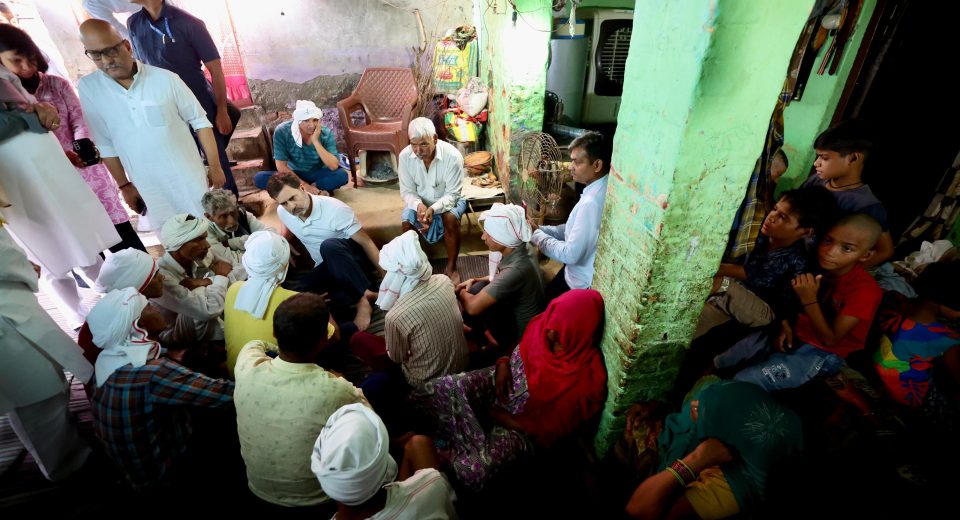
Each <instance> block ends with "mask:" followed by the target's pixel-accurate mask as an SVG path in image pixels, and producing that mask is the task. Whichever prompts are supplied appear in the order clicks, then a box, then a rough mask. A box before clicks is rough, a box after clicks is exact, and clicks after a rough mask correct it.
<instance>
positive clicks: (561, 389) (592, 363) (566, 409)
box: [515, 289, 607, 446]
mask: <svg viewBox="0 0 960 520" xmlns="http://www.w3.org/2000/svg"><path fill="white" fill-rule="evenodd" d="M603 317H604V314H603V297H602V296H600V293H598V292H597V291H594V290H592V289H573V290H571V291H567V292H566V293H564V294H563V295H561V296H560V297H558V298H557V299H555V300H553V301H552V302H550V305H548V306H547V310H546V311H544V312H543V313H541V314H539V315H538V316H536V317H534V318H533V319H532V320H530V323H529V324H528V325H527V329H526V330H525V331H524V333H523V338H522V339H521V340H520V345H519V347H518V348H519V349H520V355H521V357H522V358H523V368H524V371H525V373H526V377H527V390H528V392H529V397H528V399H527V402H526V404H525V405H524V407H523V411H522V412H520V413H519V414H517V416H516V417H515V419H517V421H518V422H519V423H520V424H521V425H522V426H523V427H524V431H526V432H527V433H529V434H530V435H531V436H533V438H534V439H536V440H537V442H539V443H540V444H542V445H545V446H549V445H551V444H553V443H555V442H556V441H557V440H559V439H561V438H562V437H565V436H567V435H569V434H571V433H573V432H574V431H575V430H576V429H577V428H579V427H580V426H582V425H583V424H584V423H585V422H586V421H589V420H590V419H591V418H593V417H594V416H595V415H596V414H597V412H599V411H600V409H601V408H602V407H603V403H604V400H605V399H606V395H607V369H606V366H604V363H603V355H602V354H601V352H600V349H599V348H598V346H597V344H596V339H595V338H596V332H597V328H598V327H600V326H601V325H602V324H603ZM548 329H550V330H554V331H556V332H557V333H558V334H559V340H558V343H559V344H560V345H562V347H563V350H562V352H561V351H558V352H554V351H553V350H551V348H550V345H549V342H548V341H547V330H548Z"/></svg>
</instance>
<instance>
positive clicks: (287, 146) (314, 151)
mask: <svg viewBox="0 0 960 520" xmlns="http://www.w3.org/2000/svg"><path fill="white" fill-rule="evenodd" d="M321 119H323V111H322V110H320V109H319V108H318V107H317V105H316V104H314V102H313V101H307V100H303V99H299V100H297V108H296V110H294V111H293V120H292V121H286V122H283V123H280V124H279V125H277V129H276V130H274V132H273V158H274V160H275V162H276V163H277V171H276V172H272V171H263V172H260V173H257V174H256V175H255V176H254V178H253V183H254V184H255V185H256V186H257V187H258V188H260V189H266V187H267V183H268V182H269V181H270V177H272V176H274V175H275V174H278V173H281V174H282V173H293V174H296V175H297V177H300V178H301V179H303V182H305V183H307V184H309V185H312V186H316V188H317V189H318V190H320V194H321V195H327V196H333V191H334V190H336V189H337V188H339V187H341V186H343V185H344V184H346V183H347V182H348V181H349V180H350V176H349V175H348V174H347V172H346V171H345V170H344V169H343V168H341V167H340V158H339V157H338V154H337V138H336V136H334V134H333V130H330V129H329V128H327V127H325V126H323V123H322V122H321Z"/></svg>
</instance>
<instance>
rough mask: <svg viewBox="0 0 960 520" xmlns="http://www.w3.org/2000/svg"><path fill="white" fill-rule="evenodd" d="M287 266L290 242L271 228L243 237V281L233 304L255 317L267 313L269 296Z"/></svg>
mask: <svg viewBox="0 0 960 520" xmlns="http://www.w3.org/2000/svg"><path fill="white" fill-rule="evenodd" d="M289 265H290V244H288V243H287V241H286V240H285V239H284V238H283V237H282V236H280V235H278V234H276V233H274V232H272V231H257V232H255V233H253V234H251V235H250V238H248V239H247V243H246V251H244V253H243V267H244V269H245V270H246V271H247V281H245V282H243V285H241V286H240V290H239V291H237V300H236V302H235V303H234V304H233V307H234V308H235V309H237V310H240V311H246V312H248V313H250V314H251V315H252V316H253V317H254V318H257V319H258V320H260V319H263V316H264V314H266V313H267V306H268V305H269V303H270V296H271V295H273V291H274V290H275V289H276V288H277V287H278V286H279V285H280V284H281V283H282V282H283V280H284V278H286V277H287V267H288V266H289Z"/></svg>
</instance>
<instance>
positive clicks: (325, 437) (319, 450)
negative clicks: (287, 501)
mask: <svg viewBox="0 0 960 520" xmlns="http://www.w3.org/2000/svg"><path fill="white" fill-rule="evenodd" d="M310 460H311V462H310V469H311V470H313V473H314V475H316V476H317V480H319V481H320V487H321V488H323V492H324V493H326V494H327V496H329V497H330V498H332V499H333V500H336V501H337V502H340V503H341V504H346V505H348V506H356V505H360V504H362V503H364V502H366V501H367V500H370V499H371V498H373V496H374V495H376V494H377V491H379V490H380V488H382V487H383V486H384V485H385V484H389V483H390V482H393V481H394V479H396V478H397V463H396V461H394V460H393V457H391V456H390V437H389V436H388V435H387V427H386V426H385V425H384V424H383V421H382V420H380V417H379V416H378V415H377V414H376V413H374V412H373V410H371V409H369V408H367V407H366V406H364V405H362V404H360V403H355V404H348V405H346V406H344V407H342V408H340V409H339V410H337V411H336V412H333V414H332V415H330V417H329V418H327V424H326V425H325V426H324V427H323V430H320V436H319V437H317V442H316V444H314V446H313V455H312V456H311V457H310Z"/></svg>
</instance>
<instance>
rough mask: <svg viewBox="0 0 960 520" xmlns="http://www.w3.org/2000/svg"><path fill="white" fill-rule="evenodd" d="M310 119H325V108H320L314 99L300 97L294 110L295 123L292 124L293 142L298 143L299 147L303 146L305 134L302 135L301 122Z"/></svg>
mask: <svg viewBox="0 0 960 520" xmlns="http://www.w3.org/2000/svg"><path fill="white" fill-rule="evenodd" d="M310 119H323V110H320V109H319V108H318V107H317V105H316V103H314V102H313V101H308V100H305V99H298V100H297V108H295V109H294V110H293V124H292V125H290V133H291V134H293V142H294V143H296V144H297V147H298V148H303V136H302V135H300V123H302V122H303V121H307V120H310Z"/></svg>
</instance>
